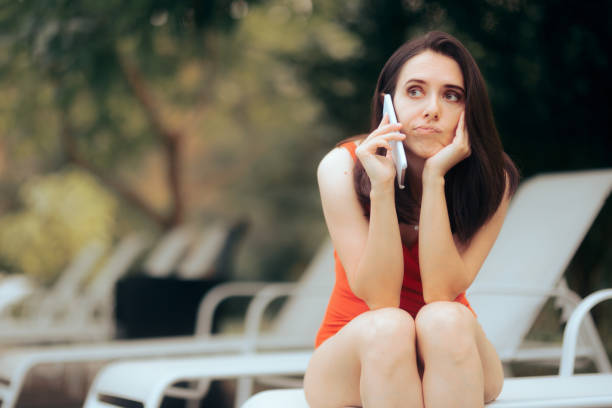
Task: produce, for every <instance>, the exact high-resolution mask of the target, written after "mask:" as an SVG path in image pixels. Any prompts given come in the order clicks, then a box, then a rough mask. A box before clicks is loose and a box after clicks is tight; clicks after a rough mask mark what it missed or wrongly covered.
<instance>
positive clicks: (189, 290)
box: [115, 276, 223, 339]
mask: <svg viewBox="0 0 612 408" xmlns="http://www.w3.org/2000/svg"><path fill="white" fill-rule="evenodd" d="M221 282H223V280H221V279H206V280H204V279H202V280H185V279H177V278H152V277H148V276H134V277H129V278H125V279H122V280H120V281H119V282H118V283H117V288H116V308H115V317H116V321H117V330H118V333H119V337H120V338H128V339H133V338H144V337H161V336H180V335H191V334H193V333H194V331H195V323H196V316H197V311H198V306H199V304H200V301H201V300H202V297H203V296H204V295H205V294H206V292H208V291H209V290H210V289H211V288H213V287H214V286H216V285H217V284H219V283H221Z"/></svg>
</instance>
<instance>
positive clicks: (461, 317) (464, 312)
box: [415, 302, 476, 361]
mask: <svg viewBox="0 0 612 408" xmlns="http://www.w3.org/2000/svg"><path fill="white" fill-rule="evenodd" d="M415 327H416V336H417V343H418V344H419V349H420V351H421V353H422V354H423V357H424V358H426V356H427V354H428V352H432V353H443V354H445V355H446V356H447V357H448V358H450V359H451V360H452V361H462V360H464V359H465V358H466V357H468V356H470V355H472V354H473V353H474V351H475V350H476V341H475V336H474V317H473V316H472V314H471V312H470V311H469V310H468V309H467V308H466V307H465V306H463V305H461V304H459V303H457V302H432V303H428V304H427V305H425V306H423V307H422V308H421V310H420V311H419V313H418V314H417V317H416V319H415Z"/></svg>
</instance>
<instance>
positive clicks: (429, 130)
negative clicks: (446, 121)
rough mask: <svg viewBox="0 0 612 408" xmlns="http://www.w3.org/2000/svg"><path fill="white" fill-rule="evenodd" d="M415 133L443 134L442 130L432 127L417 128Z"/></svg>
mask: <svg viewBox="0 0 612 408" xmlns="http://www.w3.org/2000/svg"><path fill="white" fill-rule="evenodd" d="M414 131H415V132H417V133H427V134H430V133H440V132H442V131H441V130H440V129H438V128H436V127H431V126H417V127H415V128H414Z"/></svg>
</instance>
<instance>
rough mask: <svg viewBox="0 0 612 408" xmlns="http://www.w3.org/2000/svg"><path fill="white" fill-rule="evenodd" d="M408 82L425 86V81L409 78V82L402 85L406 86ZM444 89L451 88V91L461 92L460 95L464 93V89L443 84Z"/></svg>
mask: <svg viewBox="0 0 612 408" xmlns="http://www.w3.org/2000/svg"><path fill="white" fill-rule="evenodd" d="M410 82H416V83H417V84H423V85H427V82H426V81H423V80H422V79H417V78H411V79H409V80H407V81H406V83H405V84H404V86H406V85H408V84H409V83H410ZM444 87H446V88H452V89H457V90H459V91H461V92H462V93H465V89H463V88H462V87H460V86H459V85H453V84H444Z"/></svg>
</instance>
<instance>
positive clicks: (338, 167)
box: [317, 142, 358, 197]
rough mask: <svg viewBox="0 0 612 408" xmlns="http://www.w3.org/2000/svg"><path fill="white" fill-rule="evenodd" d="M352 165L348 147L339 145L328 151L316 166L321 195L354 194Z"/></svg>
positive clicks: (353, 162) (353, 164)
mask: <svg viewBox="0 0 612 408" xmlns="http://www.w3.org/2000/svg"><path fill="white" fill-rule="evenodd" d="M357 143H358V142H357ZM353 152H354V149H353ZM354 166H355V160H354V158H353V153H352V152H351V150H350V149H347V148H346V147H345V146H343V145H340V146H336V147H334V148H333V149H332V150H331V151H329V152H328V153H327V154H326V155H325V156H324V157H323V159H322V160H321V162H320V163H319V166H318V168H317V180H318V182H319V189H320V190H321V194H322V196H335V197H339V196H344V195H347V196H349V195H350V196H352V195H354V194H355V193H354V187H353V168H354Z"/></svg>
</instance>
